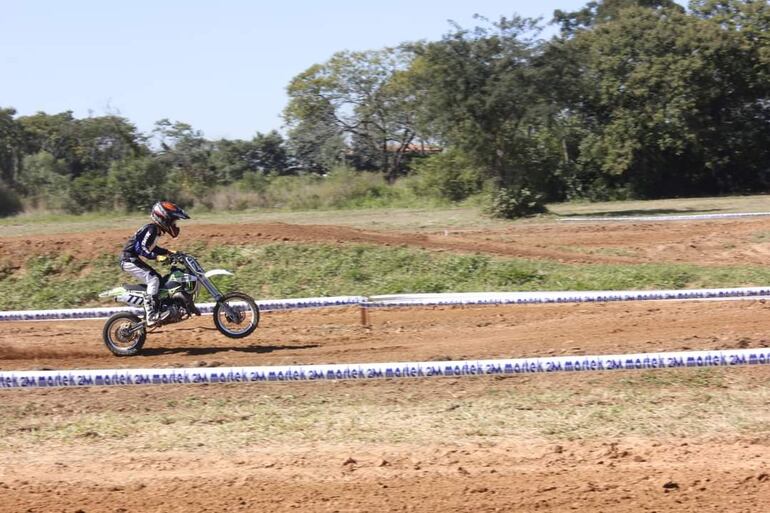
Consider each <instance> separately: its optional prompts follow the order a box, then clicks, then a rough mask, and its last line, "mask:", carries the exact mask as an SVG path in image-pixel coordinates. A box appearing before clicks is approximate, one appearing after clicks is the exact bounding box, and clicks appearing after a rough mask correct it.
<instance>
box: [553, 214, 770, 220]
mask: <svg viewBox="0 0 770 513" xmlns="http://www.w3.org/2000/svg"><path fill="white" fill-rule="evenodd" d="M761 216H770V212H734V213H731V214H689V215H674V216H597V217H571V218H563V219H559V221H564V222H593V221H699V220H708V219H731V218H736V217H761Z"/></svg>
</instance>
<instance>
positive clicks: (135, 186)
mask: <svg viewBox="0 0 770 513" xmlns="http://www.w3.org/2000/svg"><path fill="white" fill-rule="evenodd" d="M106 188H107V189H108V190H110V191H111V192H112V194H113V197H114V198H115V206H117V207H119V208H122V209H123V210H125V211H127V212H129V211H135V210H140V211H146V210H147V209H148V208H149V207H150V206H152V204H153V203H155V202H156V201H157V200H158V199H159V198H168V199H174V198H175V196H177V194H178V192H177V191H176V190H175V188H174V186H173V183H171V182H169V180H168V169H167V168H166V167H165V166H164V165H163V163H161V162H159V161H158V160H157V159H153V158H152V157H142V158H138V159H130V160H121V161H118V162H115V163H113V164H112V166H111V167H110V172H109V176H108V180H107V187H106Z"/></svg>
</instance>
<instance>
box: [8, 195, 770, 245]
mask: <svg viewBox="0 0 770 513" xmlns="http://www.w3.org/2000/svg"><path fill="white" fill-rule="evenodd" d="M220 200H221V203H222V205H230V203H228V202H232V201H231V200H232V198H229V197H222V198H220ZM232 207H233V208H240V205H236V204H233V205H232ZM548 209H549V212H551V215H546V216H543V217H538V218H533V219H521V220H517V221H505V220H500V219H490V218H488V217H486V216H484V214H483V213H482V212H481V209H480V208H477V207H453V208H365V209H359V210H351V209H342V210H308V211H297V212H289V211H269V210H232V211H221V210H215V211H211V212H194V213H193V217H194V220H192V221H189V223H191V224H196V223H201V224H211V223H274V222H282V223H294V224H329V225H340V226H351V227H355V228H366V229H375V230H402V231H440V230H444V229H466V230H467V229H497V228H503V227H505V226H509V225H510V224H511V223H537V222H542V221H551V220H553V219H555V218H559V217H567V216H592V215H593V216H606V215H611V214H612V215H657V214H663V215H665V214H699V213H734V212H768V211H770V196H767V195H757V196H731V197H724V198H691V199H687V198H685V199H667V200H653V201H614V202H605V203H584V202H574V203H554V204H550V205H548ZM144 220H145V216H144V215H142V214H136V215H115V214H84V215H82V216H72V215H54V214H46V213H41V212H37V213H32V214H23V215H19V216H15V217H10V218H0V227H1V228H2V230H3V233H4V235H6V236H14V235H34V234H40V235H42V234H51V233H68V232H78V231H92V230H107V229H132V228H135V226H136V225H137V224H138V223H141V222H143V221H144Z"/></svg>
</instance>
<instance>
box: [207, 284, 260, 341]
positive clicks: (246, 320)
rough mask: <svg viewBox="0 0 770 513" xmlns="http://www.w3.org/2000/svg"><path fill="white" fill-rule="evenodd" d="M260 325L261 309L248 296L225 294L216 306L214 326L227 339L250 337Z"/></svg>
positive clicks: (238, 293) (236, 293) (233, 293)
mask: <svg viewBox="0 0 770 513" xmlns="http://www.w3.org/2000/svg"><path fill="white" fill-rule="evenodd" d="M258 324H259V307H258V306H257V303H256V302H255V301H254V300H253V299H252V298H251V297H250V296H247V295H246V294H242V293H240V292H231V293H230V294H225V295H224V296H222V298H221V299H220V300H219V301H217V304H216V305H215V306H214V326H216V327H217V329H218V330H219V331H220V333H222V334H223V335H224V336H226V337H229V338H243V337H248V336H249V335H251V334H252V332H253V331H254V330H255V329H257V325H258Z"/></svg>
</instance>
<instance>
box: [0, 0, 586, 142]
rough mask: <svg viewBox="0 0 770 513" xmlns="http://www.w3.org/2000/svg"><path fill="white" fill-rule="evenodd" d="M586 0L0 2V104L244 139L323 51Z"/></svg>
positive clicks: (269, 119)
mask: <svg viewBox="0 0 770 513" xmlns="http://www.w3.org/2000/svg"><path fill="white" fill-rule="evenodd" d="M586 2H587V0H585V1H583V0H580V1H577V0H539V1H536V2H534V1H531V0H530V1H523V0H516V1H503V0H474V1H471V2H469V1H467V0H465V1H459V0H412V1H405V0H390V1H388V2H365V1H362V0H325V1H321V0H317V1H309V0H308V1H299V0H283V1H278V0H274V1H271V2H262V1H258V0H254V1H247V0H220V1H218V2H215V1H212V0H206V1H199V0H186V1H182V0H156V1H147V0H134V1H130V2H112V1H109V0H99V1H96V0H94V1H86V0H68V1H63V0H48V1H43V0H28V1H23V0H0V69H1V70H2V71H0V73H1V74H0V107H14V108H15V109H16V110H17V111H18V113H19V115H27V114H33V113H35V112H37V111H44V112H47V113H49V114H54V113H57V112H62V111H65V110H72V111H74V113H75V116H77V117H86V116H89V115H94V116H99V115H104V114H105V113H118V114H120V115H122V116H125V117H127V118H128V119H129V120H131V121H132V122H134V123H135V124H136V125H137V127H138V128H139V129H140V130H141V131H144V132H148V131H150V130H151V129H152V127H153V124H154V122H155V121H157V120H159V119H162V118H169V119H172V120H179V121H184V122H187V123H190V124H191V125H192V126H193V127H194V128H196V129H198V130H202V131H203V133H204V134H205V136H206V137H208V138H212V139H216V138H220V137H225V138H243V139H248V138H251V137H252V136H253V135H254V134H255V133H256V132H257V131H259V132H267V131H269V130H272V129H280V128H281V125H282V120H281V111H282V110H283V108H284V107H285V105H286V102H287V96H286V86H287V85H288V83H289V81H290V80H291V79H292V77H294V76H295V75H297V74H298V73H300V72H301V71H303V70H305V69H306V68H308V67H309V66H311V65H313V64H315V63H321V62H324V61H326V60H327V59H328V58H329V57H331V56H332V54H334V52H337V51H340V50H369V49H379V48H384V47H386V46H393V45H396V44H398V43H400V42H403V41H416V40H421V39H427V40H436V39H439V38H440V37H441V36H442V34H444V33H446V32H447V31H449V30H450V25H449V23H448V20H450V19H451V20H455V21H456V22H458V23H460V25H462V26H464V27H471V26H473V25H474V20H473V19H472V17H473V14H475V13H478V14H481V15H483V16H486V17H488V18H490V19H496V18H498V17H499V16H500V15H505V16H510V15H512V14H514V13H518V14H520V15H522V16H526V17H540V16H542V17H544V18H545V20H546V21H547V20H550V19H551V15H552V13H553V11H554V9H562V10H565V11H574V10H577V9H579V8H580V7H582V6H583V5H585V3H586Z"/></svg>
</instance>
